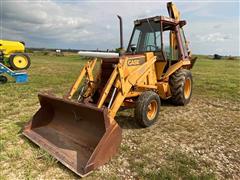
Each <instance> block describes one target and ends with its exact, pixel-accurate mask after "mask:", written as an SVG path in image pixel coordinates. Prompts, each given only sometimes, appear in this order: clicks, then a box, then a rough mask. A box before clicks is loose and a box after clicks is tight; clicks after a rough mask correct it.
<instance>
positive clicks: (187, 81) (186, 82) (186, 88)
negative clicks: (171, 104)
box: [184, 78, 192, 99]
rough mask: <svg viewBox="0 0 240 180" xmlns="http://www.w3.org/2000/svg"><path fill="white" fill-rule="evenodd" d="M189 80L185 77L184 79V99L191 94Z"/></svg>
mask: <svg viewBox="0 0 240 180" xmlns="http://www.w3.org/2000/svg"><path fill="white" fill-rule="evenodd" d="M191 86H192V84H191V80H190V79H189V78H187V79H186V80H185V84H184V97H185V99H188V98H189V97H190V95H191Z"/></svg>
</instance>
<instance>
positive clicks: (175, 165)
mask: <svg viewBox="0 0 240 180" xmlns="http://www.w3.org/2000/svg"><path fill="white" fill-rule="evenodd" d="M69 58H70V59H69ZM32 59H33V63H32V67H31V69H30V71H29V75H30V82H29V83H28V84H24V85H16V84H15V83H13V82H12V81H10V82H9V83H8V84H5V85H4V86H3V85H1V86H0V114H1V116H0V133H1V134H0V135H1V136H0V137H1V141H0V148H1V154H0V161H1V167H0V172H1V174H0V179H53V178H54V179H77V178H79V177H78V176H77V175H75V174H74V173H73V172H71V171H70V170H69V169H67V168H66V167H65V166H63V165H62V164H61V163H59V162H57V161H56V160H55V159H54V158H53V157H52V156H50V155H49V154H47V153H46V152H45V151H44V150H41V149H40V148H38V146H36V145H34V144H33V143H31V142H30V141H28V140H27V139H26V138H25V137H23V136H22V128H23V126H24V124H25V123H26V122H27V121H28V120H29V119H30V118H31V116H32V115H33V114H34V113H35V112H36V111H37V109H38V108H39V104H38V99H37V93H38V92H39V91H45V90H50V91H53V93H55V94H57V95H62V94H64V92H67V90H68V88H69V87H70V86H71V84H72V82H73V81H74V79H75V78H76V76H77V74H78V72H79V68H80V67H81V66H82V64H83V63H82V62H79V60H78V58H77V57H44V56H40V57H39V56H37V57H32ZM239 69H240V63H239V61H235V62H229V61H227V60H223V61H221V62H216V61H212V60H206V59H203V58H201V57H200V60H198V62H197V64H196V67H194V69H193V77H194V83H195V84H194V89H193V96H192V100H191V102H190V103H189V104H188V105H187V106H184V107H179V106H173V105H171V103H170V102H168V101H162V106H161V112H160V115H159V118H158V121H157V123H156V124H155V125H153V126H151V127H149V128H140V127H139V126H138V124H137V123H136V122H135V120H134V117H133V114H134V113H133V110H132V109H128V110H124V111H120V112H119V113H118V115H117V117H116V120H117V122H118V123H119V125H120V126H121V127H122V129H123V141H122V143H121V147H120V148H119V152H118V154H117V155H116V156H114V158H113V159H112V160H111V161H110V162H109V163H107V164H106V165H104V166H102V167H100V168H99V169H98V170H96V171H94V172H93V173H92V174H90V175H89V176H87V177H86V179H240V171H239V169H240V135H239V134H240V106H239V102H240V101H239V99H240V98H239V97H240V88H239V80H240V79H239V75H237V74H236V72H239Z"/></svg>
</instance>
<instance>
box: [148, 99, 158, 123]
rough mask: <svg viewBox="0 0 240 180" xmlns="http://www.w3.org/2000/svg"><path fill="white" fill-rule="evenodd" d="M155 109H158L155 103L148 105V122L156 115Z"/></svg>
mask: <svg viewBox="0 0 240 180" xmlns="http://www.w3.org/2000/svg"><path fill="white" fill-rule="evenodd" d="M157 109H158V105H157V101H156V100H153V101H151V102H150V104H149V105H148V111H147V118H148V120H149V121H152V120H153V119H154V118H155V116H156V114H157Z"/></svg>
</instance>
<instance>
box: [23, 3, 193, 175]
mask: <svg viewBox="0 0 240 180" xmlns="http://www.w3.org/2000/svg"><path fill="white" fill-rule="evenodd" d="M167 7H168V12H169V17H165V16H155V17H149V18H145V19H138V20H136V21H134V29H133V32H132V35H131V38H130V41H129V44H128V47H127V49H126V50H124V48H123V38H122V19H121V17H120V16H118V18H119V20H120V44H121V50H120V52H119V53H103V52H79V54H80V55H81V56H88V57H92V59H91V60H89V61H88V62H87V63H86V64H85V65H84V67H83V68H82V70H81V71H80V74H79V76H78V78H77V80H76V81H75V83H74V84H73V86H72V87H71V88H70V90H69V92H68V93H67V94H66V95H65V96H64V97H63V98H59V97H56V96H54V95H50V94H45V93H40V94H39V95H38V97H39V101H40V105H41V107H40V109H39V110H38V111H37V113H36V114H35V115H34V116H33V118H32V119H31V121H29V123H28V124H27V125H26V126H25V129H24V131H23V134H24V135H25V136H26V137H28V138H29V139H30V140H32V141H33V142H34V143H36V144H37V145H39V146H40V147H41V148H43V149H45V150H46V151H47V152H48V153H50V154H51V155H52V156H54V157H55V158H56V159H58V160H59V161H60V162H61V163H63V164H64V165H66V166H67V167H68V168H69V169H71V170H72V171H74V172H75V173H77V174H78V175H80V176H82V177H83V176H86V175H87V174H89V173H90V172H91V171H93V170H94V169H96V168H98V167H99V166H101V165H103V164H105V163H106V162H108V161H109V160H110V158H111V157H112V156H113V155H115V154H116V152H117V150H118V148H119V145H120V143H121V139H122V130H121V128H120V126H119V125H118V123H117V122H116V121H115V119H114V117H115V116H116V113H117V112H118V110H119V109H120V107H125V108H135V119H136V120H137V121H138V122H139V125H140V126H142V127H149V126H151V125H153V124H154V123H155V122H156V121H157V119H158V115H159V112H160V105H161V100H164V99H171V101H172V102H173V103H174V104H175V105H186V104H187V103H188V102H189V101H190V98H191V94H192V75H191V72H190V69H191V68H192V67H193V64H194V62H195V59H193V58H192V57H191V52H190V50H189V48H188V43H187V41H186V38H185V36H184V31H183V26H184V25H185V24H186V21H184V20H180V13H179V12H178V10H177V9H176V7H175V6H174V5H173V4H172V3H168V4H167ZM98 61H100V65H97V63H98Z"/></svg>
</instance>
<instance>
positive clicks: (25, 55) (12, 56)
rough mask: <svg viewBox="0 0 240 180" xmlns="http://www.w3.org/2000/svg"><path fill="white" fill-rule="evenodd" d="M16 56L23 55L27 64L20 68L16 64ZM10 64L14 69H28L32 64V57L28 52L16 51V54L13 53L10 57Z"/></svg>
mask: <svg viewBox="0 0 240 180" xmlns="http://www.w3.org/2000/svg"><path fill="white" fill-rule="evenodd" d="M16 56H22V57H24V58H25V60H26V61H27V65H26V66H25V67H23V68H20V67H18V66H16V65H15V63H14V61H13V60H14V58H15V57H16ZM9 64H10V66H11V69H13V70H23V69H28V68H29V67H30V65H31V60H30V57H29V56H28V55H27V54H26V53H15V54H11V55H10V57H9Z"/></svg>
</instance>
